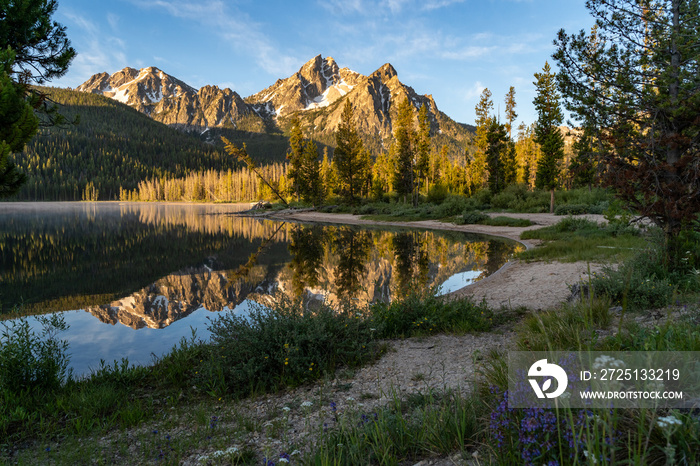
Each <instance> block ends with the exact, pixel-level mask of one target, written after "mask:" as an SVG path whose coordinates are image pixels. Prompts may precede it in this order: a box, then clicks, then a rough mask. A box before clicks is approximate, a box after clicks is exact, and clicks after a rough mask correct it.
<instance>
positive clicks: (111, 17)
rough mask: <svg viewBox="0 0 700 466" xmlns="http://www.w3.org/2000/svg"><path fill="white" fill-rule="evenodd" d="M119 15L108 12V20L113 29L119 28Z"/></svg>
mask: <svg viewBox="0 0 700 466" xmlns="http://www.w3.org/2000/svg"><path fill="white" fill-rule="evenodd" d="M119 19H120V18H119V16H118V15H115V14H114V13H107V22H108V23H109V27H111V28H112V31H115V32H116V31H117V29H118V28H119Z"/></svg>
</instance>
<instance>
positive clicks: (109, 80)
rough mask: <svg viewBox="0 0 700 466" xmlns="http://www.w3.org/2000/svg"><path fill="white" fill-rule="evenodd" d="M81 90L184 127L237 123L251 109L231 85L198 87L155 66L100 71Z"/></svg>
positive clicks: (206, 126)
mask: <svg viewBox="0 0 700 466" xmlns="http://www.w3.org/2000/svg"><path fill="white" fill-rule="evenodd" d="M77 90H78V91H83V92H91V93H94V94H102V95H104V96H105V97H110V98H112V99H114V100H118V101H119V102H122V103H124V104H127V105H129V106H131V107H134V108H136V109H137V110H139V111H141V112H143V113H145V114H147V115H149V116H150V117H152V118H153V119H155V120H157V121H160V122H162V123H165V124H170V125H177V126H180V127H194V128H209V127H213V126H222V125H225V124H231V125H235V121H236V120H237V119H239V118H240V117H241V116H243V115H247V114H248V113H250V112H251V109H250V108H249V107H248V105H246V104H245V102H243V99H241V97H240V96H239V95H238V94H237V93H235V92H234V91H232V90H231V89H223V90H222V89H219V87H217V86H204V87H203V88H202V89H200V90H199V91H198V90H197V89H195V88H193V87H192V86H190V85H188V84H186V83H184V82H182V81H180V80H179V79H177V78H175V77H173V76H171V75H169V74H167V73H165V72H163V71H162V70H160V69H159V68H156V67H155V66H149V67H147V68H142V69H140V70H136V69H134V68H128V67H127V68H124V69H122V70H120V71H117V72H116V73H114V74H112V75H109V74H108V73H100V74H96V75H94V76H93V77H91V78H90V79H88V80H87V81H86V82H84V83H83V84H81V85H80V86H79V87H78V88H77Z"/></svg>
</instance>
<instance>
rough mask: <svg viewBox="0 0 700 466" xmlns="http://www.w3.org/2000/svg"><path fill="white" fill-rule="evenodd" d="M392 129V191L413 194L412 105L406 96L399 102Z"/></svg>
mask: <svg viewBox="0 0 700 466" xmlns="http://www.w3.org/2000/svg"><path fill="white" fill-rule="evenodd" d="M395 124H396V130H395V131H394V139H395V143H394V144H395V145H394V152H395V154H396V172H395V173H394V191H396V193H397V194H398V195H399V197H401V196H404V197H405V196H408V195H411V196H412V195H413V188H414V183H415V180H414V175H415V174H414V169H413V168H414V167H413V164H414V159H415V140H416V134H415V130H414V128H413V105H412V104H411V102H410V101H409V99H408V97H406V98H404V99H403V100H402V101H401V102H400V103H399V108H398V116H397V120H396V123H395Z"/></svg>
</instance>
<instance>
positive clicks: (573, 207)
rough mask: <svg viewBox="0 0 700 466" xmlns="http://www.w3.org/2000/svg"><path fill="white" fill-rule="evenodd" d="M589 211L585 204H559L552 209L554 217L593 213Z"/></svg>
mask: <svg viewBox="0 0 700 466" xmlns="http://www.w3.org/2000/svg"><path fill="white" fill-rule="evenodd" d="M590 210H591V209H590V206H588V205H586V204H565V205H561V204H560V205H558V206H557V208H556V209H554V215H583V214H590V213H594V212H590ZM595 213H598V212H595Z"/></svg>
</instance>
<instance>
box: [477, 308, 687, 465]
mask: <svg viewBox="0 0 700 466" xmlns="http://www.w3.org/2000/svg"><path fill="white" fill-rule="evenodd" d="M698 310H700V309H698ZM690 314H691V316H692V312H691V313H690ZM624 315H625V314H624V312H623V314H622V317H620V318H621V319H623V318H624ZM669 315H670V314H669ZM610 324H611V316H610V315H609V313H608V304H607V303H606V302H605V301H600V300H597V299H593V300H590V301H589V300H584V301H583V302H580V303H577V304H574V305H570V306H567V307H565V308H564V309H562V310H561V311H548V312H545V313H538V314H534V315H532V316H530V317H528V318H526V319H525V320H524V321H523V322H522V323H521V324H520V325H519V326H517V328H516V342H517V348H518V350H532V351H554V350H576V351H586V350H591V351H697V350H698V349H699V348H700V324H699V323H698V322H697V320H694V319H693V318H692V317H688V318H683V319H676V320H674V319H672V318H670V317H669V319H668V320H667V321H666V322H664V323H662V324H661V325H658V326H654V327H640V326H639V325H637V324H634V323H630V324H624V325H623V322H620V323H619V324H618V325H619V329H620V330H619V331H618V332H617V333H616V334H615V335H613V336H609V337H606V338H601V337H599V332H600V330H603V329H606V328H609V326H610ZM481 373H482V376H483V378H482V379H481V383H480V385H479V390H478V391H479V394H480V397H481V399H483V400H484V402H485V403H486V405H487V406H488V408H487V411H488V412H489V413H490V414H489V416H488V419H485V420H484V421H485V422H486V423H487V425H488V434H487V435H486V438H487V439H488V440H487V443H488V444H490V445H493V446H494V449H493V450H492V459H493V460H494V462H495V463H496V464H594V463H596V464H687V465H690V464H697V462H698V461H700V421H699V420H698V418H697V416H696V415H693V414H692V412H690V411H688V410H681V411H679V410H654V409H617V408H612V409H604V410H593V411H591V410H585V409H571V408H561V409H558V410H550V409H534V408H533V409H509V408H508V406H507V399H508V364H507V359H506V357H505V354H502V353H491V354H490V355H489V357H488V358H487V361H486V364H485V365H484V367H483V369H482V371H481ZM668 419H670V420H672V421H673V424H671V423H669V421H667V420H668ZM592 458H595V461H593V460H592Z"/></svg>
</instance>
